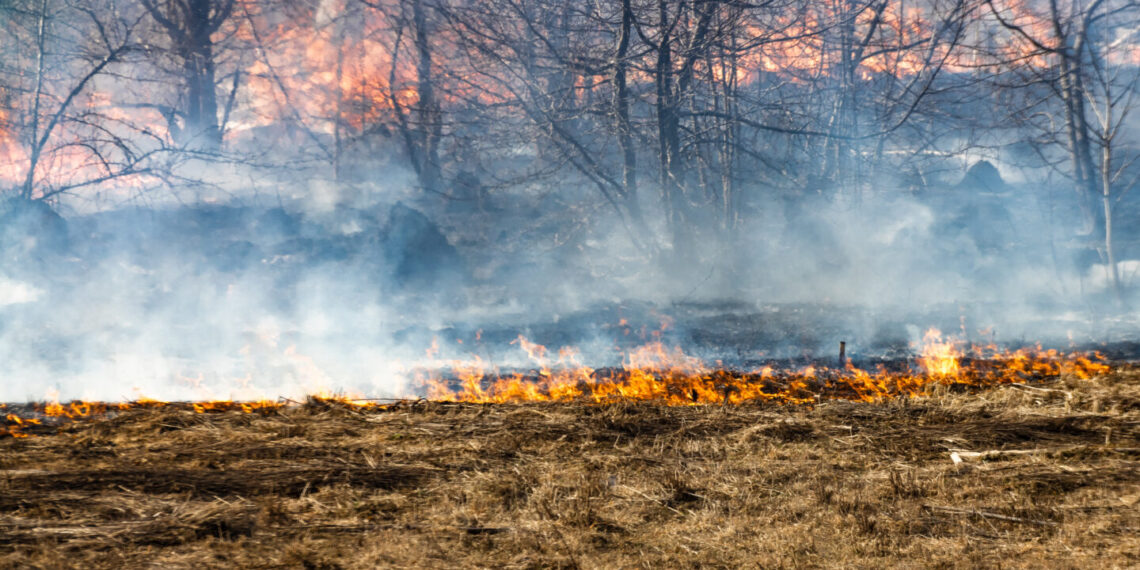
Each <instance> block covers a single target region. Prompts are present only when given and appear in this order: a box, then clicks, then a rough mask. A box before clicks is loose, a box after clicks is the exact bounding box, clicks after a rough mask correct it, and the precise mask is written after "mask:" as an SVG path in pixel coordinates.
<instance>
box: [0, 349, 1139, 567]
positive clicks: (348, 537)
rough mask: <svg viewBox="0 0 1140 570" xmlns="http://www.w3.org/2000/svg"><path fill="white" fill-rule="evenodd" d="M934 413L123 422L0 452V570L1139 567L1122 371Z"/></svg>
mask: <svg viewBox="0 0 1140 570" xmlns="http://www.w3.org/2000/svg"><path fill="white" fill-rule="evenodd" d="M941 390H942V391H937V390H936V391H935V392H934V393H932V394H930V395H929V396H928V397H924V398H911V399H897V400H893V401H889V402H884V403H880V404H858V403H851V402H843V401H832V402H826V401H825V402H822V403H821V404H819V405H816V406H812V407H807V406H781V405H775V404H768V405H747V404H746V405H735V406H734V405H728V406H721V405H703V406H692V407H684V406H682V407H668V406H662V405H657V404H651V403H628V404H608V405H578V404H565V403H563V404H520V405H475V404H455V403H428V402H418V403H402V404H398V405H393V406H391V407H389V408H388V409H384V410H371V411H362V410H358V409H354V408H352V407H349V406H344V405H339V404H336V403H330V402H322V401H313V402H309V403H307V404H304V405H300V406H295V407H290V408H285V409H269V410H263V411H261V412H258V413H243V412H240V411H226V412H216V413H196V412H195V411H193V410H191V409H188V408H186V407H177V406H167V407H164V408H140V409H132V410H129V411H126V412H121V413H117V414H112V415H107V416H104V417H101V418H96V419H89V420H82V421H76V422H72V423H68V424H66V425H65V426H63V427H61V428H59V429H58V430H57V429H54V428H53V429H51V430H47V429H44V430H39V431H38V432H37V433H38V435H35V436H33V437H27V438H12V437H7V438H4V439H0V567H43V568H54V567H69V566H70V567H112V566H115V567H122V568H137V567H145V566H147V565H158V566H163V567H174V568H177V567H195V568H201V567H250V568H282V567H286V568H294V567H295V568H374V567H404V568H412V567H415V568H421V567H429V568H431V567H434V568H454V567H506V568H548V567H564V568H614V567H646V568H675V567H696V566H700V567H726V568H737V567H764V568H774V567H864V568H878V567H883V566H887V565H889V566H902V567H978V566H1001V567H1032V568H1039V567H1072V568H1112V567H1121V568H1123V567H1136V566H1138V565H1140V471H1138V468H1140V371H1132V370H1123V371H1117V372H1114V373H1112V374H1110V375H1108V376H1103V377H1099V378H1095V379H1092V380H1075V379H1072V380H1059V381H1054V382H1050V383H1046V384H1035V385H1033V386H1003V387H999V388H995V389H991V390H987V391H981V392H975V393H951V392H949V391H946V390H945V389H941ZM971 452H973V453H971ZM986 452H992V453H986ZM954 453H956V454H957V455H952V454H954Z"/></svg>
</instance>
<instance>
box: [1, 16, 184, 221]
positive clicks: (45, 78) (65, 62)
mask: <svg viewBox="0 0 1140 570" xmlns="http://www.w3.org/2000/svg"><path fill="white" fill-rule="evenodd" d="M21 15H22V16H23V17H24V22H25V23H26V24H27V25H26V26H24V27H23V28H22V29H21V28H20V27H17V26H13V27H12V28H11V29H10V30H9V32H10V33H12V34H13V35H14V37H17V38H19V37H20V36H21V34H22V33H26V36H25V37H23V39H24V40H30V41H28V44H29V45H31V46H34V54H33V57H32V58H31V60H32V62H33V64H32V66H31V68H30V70H29V71H30V73H26V74H24V73H17V75H16V79H14V80H13V83H10V84H9V85H8V86H7V87H8V88H9V89H12V90H14V91H16V92H18V93H20V94H22V96H18V97H16V104H15V105H14V106H13V107H14V109H13V110H14V111H16V112H15V113H13V115H15V116H17V117H20V118H22V120H20V121H19V122H17V121H12V122H10V124H9V125H8V126H9V127H10V128H16V129H17V130H18V131H19V136H18V139H19V140H20V141H21V142H22V152H21V155H20V156H21V160H22V162H23V164H22V168H21V171H22V173H23V174H22V180H21V183H20V185H19V188H18V196H19V197H21V198H22V199H25V200H48V199H52V198H55V197H57V196H59V195H62V194H65V193H69V192H72V191H75V190H78V189H80V188H89V187H98V186H100V185H104V184H105V183H107V182H109V181H112V180H120V181H121V180H122V179H125V178H128V177H134V178H135V179H136V180H137V179H138V178H139V177H147V176H159V175H161V173H162V168H161V167H162V164H160V162H159V160H158V157H159V156H161V155H163V154H165V153H166V150H167V149H166V147H165V145H164V144H163V141H162V138H161V137H160V136H158V135H157V134H155V133H154V132H153V130H152V125H151V124H150V123H148V122H147V121H146V120H139V121H132V120H130V119H127V118H123V117H122V116H121V114H120V113H116V112H115V109H114V103H112V102H111V100H112V99H113V97H112V96H111V95H112V94H113V93H115V91H116V90H117V89H120V88H122V87H123V82H124V80H125V76H124V75H122V74H120V73H119V71H120V68H121V69H126V68H129V67H130V66H131V64H137V63H138V61H137V60H138V58H137V57H134V56H136V55H138V54H139V53H140V51H139V50H138V49H137V48H138V44H137V43H136V40H135V37H134V33H135V29H136V27H137V25H138V22H139V19H140V16H139V15H137V14H136V15H133V16H132V15H131V14H130V11H129V7H128V9H126V10H123V9H122V7H121V6H120V5H119V4H117V3H115V2H113V1H111V2H106V3H102V2H94V3H93V2H59V1H53V0H38V1H37V2H36V3H35V5H34V6H28V7H27V8H26V9H25V10H24V11H23V12H22V14H21ZM64 46H70V47H64ZM14 59H15V60H16V61H20V60H21V59H22V58H19V57H16V58H14ZM17 72H19V70H17ZM19 77H26V78H30V82H29V84H25V85H21V84H20V81H19Z"/></svg>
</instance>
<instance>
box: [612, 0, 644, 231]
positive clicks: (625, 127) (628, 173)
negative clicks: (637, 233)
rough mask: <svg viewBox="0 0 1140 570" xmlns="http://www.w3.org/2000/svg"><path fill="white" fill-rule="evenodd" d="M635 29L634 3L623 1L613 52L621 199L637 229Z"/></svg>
mask: <svg viewBox="0 0 1140 570" xmlns="http://www.w3.org/2000/svg"><path fill="white" fill-rule="evenodd" d="M632 28H633V5H632V0H622V3H621V28H620V30H619V32H618V44H617V50H616V51H615V53H614V73H613V82H614V102H613V106H614V115H615V119H616V122H617V132H618V146H619V147H620V148H621V156H622V168H621V186H622V198H623V199H624V200H625V203H626V209H627V210H628V211H629V217H630V220H631V221H632V222H633V223H634V225H635V226H637V227H644V226H645V223H644V222H645V220H644V216H643V215H642V213H641V203H640V202H639V200H638V195H637V147H636V146H635V143H634V140H633V123H632V121H631V119H630V114H629V113H630V111H629V107H630V105H629V98H630V96H629V82H628V78H627V75H628V69H629V62H628V61H627V58H628V56H629V43H630V34H631V33H632Z"/></svg>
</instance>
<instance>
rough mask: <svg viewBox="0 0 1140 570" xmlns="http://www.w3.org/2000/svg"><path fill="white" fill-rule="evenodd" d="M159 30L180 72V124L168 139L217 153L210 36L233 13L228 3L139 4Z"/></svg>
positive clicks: (149, 0) (176, 0)
mask: <svg viewBox="0 0 1140 570" xmlns="http://www.w3.org/2000/svg"><path fill="white" fill-rule="evenodd" d="M140 1H141V2H142V5H143V6H145V7H146V10H147V12H148V13H149V14H150V15H151V17H152V18H154V21H155V22H157V23H158V24H159V26H160V27H161V28H162V29H163V31H165V33H166V35H167V37H168V39H169V42H170V51H171V53H172V54H173V55H174V57H175V58H176V59H177V60H178V62H179V64H180V66H181V71H182V82H183V85H182V88H183V91H182V94H183V100H182V107H181V116H182V119H183V121H184V123H183V125H182V126H181V128H180V130H176V131H175V132H172V133H171V134H172V135H173V138H174V139H175V140H176V141H178V142H180V143H182V144H186V145H189V146H191V147H195V148H199V149H202V150H207V151H214V150H217V149H219V148H221V145H222V129H221V126H220V122H219V118H218V95H217V80H216V70H217V64H216V62H215V57H216V54H215V44H214V34H216V33H217V32H218V30H219V29H220V28H221V26H222V24H224V23H225V22H226V20H228V19H229V17H230V16H231V15H232V14H233V8H234V0H140Z"/></svg>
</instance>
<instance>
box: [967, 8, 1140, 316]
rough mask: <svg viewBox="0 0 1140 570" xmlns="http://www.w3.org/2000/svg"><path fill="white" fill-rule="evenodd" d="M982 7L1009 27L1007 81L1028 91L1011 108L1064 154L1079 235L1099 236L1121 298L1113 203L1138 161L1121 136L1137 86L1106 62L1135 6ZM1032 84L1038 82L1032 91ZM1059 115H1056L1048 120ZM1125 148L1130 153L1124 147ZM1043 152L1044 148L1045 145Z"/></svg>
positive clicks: (1128, 73)
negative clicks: (1026, 96)
mask: <svg viewBox="0 0 1140 570" xmlns="http://www.w3.org/2000/svg"><path fill="white" fill-rule="evenodd" d="M987 5H988V6H989V8H990V13H991V14H992V15H993V17H994V18H995V19H996V20H997V22H998V23H999V24H1000V26H1001V28H1003V29H1004V30H1006V31H1007V32H1008V33H1009V37H1008V42H1007V44H1006V46H1005V47H1006V48H1007V49H1006V51H1005V53H1004V55H1005V56H1006V57H1005V61H1004V62H1003V63H1004V64H1005V65H1006V66H1007V68H1008V70H1009V71H1008V73H1010V74H1012V75H1014V76H1016V77H1018V78H1021V80H1020V81H1018V82H1016V83H1015V85H1019V86H1020V87H1021V88H1022V89H1027V90H1034V91H1033V95H1032V98H1031V99H1030V101H1031V103H1030V104H1029V105H1027V106H1025V107H1021V108H1018V109H1017V111H1018V113H1019V114H1020V115H1021V116H1022V117H1025V118H1027V119H1028V120H1026V121H1025V122H1024V124H1026V125H1027V126H1031V127H1036V128H1037V129H1039V130H1040V131H1042V132H1043V134H1044V135H1045V137H1044V139H1043V140H1044V141H1045V142H1047V143H1051V144H1052V145H1053V146H1056V147H1058V148H1061V149H1063V150H1064V152H1065V153H1066V155H1067V157H1068V160H1067V163H1068V167H1067V168H1065V169H1064V173H1065V174H1066V176H1067V177H1068V178H1069V179H1070V180H1071V181H1072V184H1073V189H1074V190H1075V195H1076V198H1077V203H1078V205H1079V208H1080V212H1081V218H1082V222H1083V223H1082V226H1083V227H1082V228H1081V229H1080V232H1079V233H1081V234H1086V235H1096V234H1099V235H1100V240H1101V247H1100V248H1099V249H1100V251H1101V253H1102V255H1103V261H1104V263H1105V265H1106V268H1107V271H1108V277H1109V282H1110V284H1111V287H1112V290H1113V293H1114V296H1115V297H1116V299H1117V300H1118V301H1123V292H1122V285H1121V280H1120V272H1119V268H1118V266H1117V262H1118V259H1119V257H1118V255H1117V251H1116V247H1115V240H1114V233H1113V217H1114V215H1113V214H1114V208H1115V206H1116V204H1117V203H1118V202H1119V201H1120V199H1121V198H1122V197H1123V196H1124V194H1125V193H1126V192H1128V191H1129V190H1131V189H1132V188H1133V187H1134V186H1135V185H1136V182H1137V181H1136V180H1130V181H1129V180H1126V179H1125V178H1124V174H1125V173H1126V172H1127V171H1128V169H1129V167H1130V166H1131V165H1133V164H1134V163H1135V161H1136V160H1138V159H1140V154H1138V153H1137V150H1136V148H1135V147H1134V146H1133V147H1132V148H1131V149H1129V148H1127V146H1126V145H1127V144H1128V143H1131V144H1132V145H1135V144H1136V142H1137V141H1127V140H1125V137H1124V136H1122V135H1124V134H1125V133H1126V126H1127V124H1128V123H1127V119H1128V116H1129V114H1130V113H1131V112H1132V111H1133V110H1134V109H1135V106H1136V103H1137V87H1138V86H1140V83H1138V81H1140V78H1138V75H1137V70H1136V68H1135V65H1134V64H1130V62H1119V61H1117V62H1114V61H1113V52H1114V50H1115V49H1118V48H1119V47H1120V46H1122V45H1129V43H1131V42H1135V40H1136V38H1135V36H1136V33H1137V32H1136V24H1137V22H1140V5H1137V4H1136V3H1134V2H1130V1H1127V0H1121V1H1112V0H1094V1H1093V2H1090V3H1088V4H1083V3H1080V2H1071V3H1062V2H1059V1H1057V0H1051V1H1050V2H1049V3H1048V5H1047V6H1045V7H1043V8H1042V9H1041V10H1039V11H1033V10H1029V9H1028V8H1027V7H1020V8H1019V11H1017V12H1015V11H1014V10H1013V9H1012V8H1011V7H1010V6H1007V5H1003V4H1001V3H999V2H997V1H995V0H987ZM1037 88H1044V90H1045V91H1044V92H1045V93H1047V96H1046V97H1040V96H1039V95H1038V93H1037V90H1036V89H1037ZM1056 115H1060V117H1059V118H1060V120H1054V117H1055V116H1056ZM1129 151H1131V152H1129ZM1044 152H1048V149H1045V151H1044Z"/></svg>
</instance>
